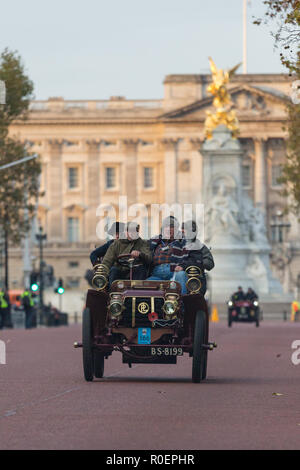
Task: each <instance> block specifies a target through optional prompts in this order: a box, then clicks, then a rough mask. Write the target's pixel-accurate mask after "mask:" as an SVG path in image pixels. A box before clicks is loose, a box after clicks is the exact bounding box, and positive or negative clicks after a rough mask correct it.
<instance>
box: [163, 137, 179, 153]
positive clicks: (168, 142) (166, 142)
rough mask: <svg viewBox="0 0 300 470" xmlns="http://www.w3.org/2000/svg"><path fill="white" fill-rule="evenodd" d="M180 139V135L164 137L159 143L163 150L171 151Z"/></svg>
mask: <svg viewBox="0 0 300 470" xmlns="http://www.w3.org/2000/svg"><path fill="white" fill-rule="evenodd" d="M181 140H182V138H180V137H164V138H163V139H161V140H160V145H161V147H162V148H163V150H167V151H172V150H175V147H176V145H177V144H178V143H179V142H180V141H181Z"/></svg>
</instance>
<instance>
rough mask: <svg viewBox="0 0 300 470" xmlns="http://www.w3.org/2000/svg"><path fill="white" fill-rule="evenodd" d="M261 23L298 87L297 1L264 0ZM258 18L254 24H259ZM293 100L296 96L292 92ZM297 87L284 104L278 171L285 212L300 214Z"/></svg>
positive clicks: (299, 4)
mask: <svg viewBox="0 0 300 470" xmlns="http://www.w3.org/2000/svg"><path fill="white" fill-rule="evenodd" d="M263 3H264V4H265V5H266V7H267V9H266V13H265V19H264V22H265V23H267V24H269V25H270V26H271V27H272V28H273V30H272V35H273V37H274V40H275V47H276V48H277V49H279V51H280V52H279V53H280V59H281V63H282V64H283V65H284V66H285V67H286V68H287V69H288V72H289V74H290V76H291V77H292V78H294V85H296V86H297V84H298V81H299V84H300V0H266V1H264V2H263ZM262 21H263V20H262V19H256V20H255V21H254V23H256V24H258V25H259V24H261V23H262ZM295 95H296V98H297V93H295ZM299 100H300V86H299V87H298V98H297V99H296V100H294V99H293V100H291V103H289V104H288V107H287V113H288V119H287V126H288V140H287V158H286V162H285V164H284V165H283V168H282V177H281V178H280V179H279V182H280V183H282V184H283V186H284V190H283V195H285V196H287V197H288V200H289V201H290V202H289V209H290V210H291V211H292V212H294V213H295V214H298V215H299V213H300V104H299Z"/></svg>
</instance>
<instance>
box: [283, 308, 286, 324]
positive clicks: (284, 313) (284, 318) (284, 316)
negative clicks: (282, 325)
mask: <svg viewBox="0 0 300 470" xmlns="http://www.w3.org/2000/svg"><path fill="white" fill-rule="evenodd" d="M283 321H287V312H286V310H284V311H283Z"/></svg>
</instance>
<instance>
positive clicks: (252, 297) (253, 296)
mask: <svg viewBox="0 0 300 470" xmlns="http://www.w3.org/2000/svg"><path fill="white" fill-rule="evenodd" d="M257 299H258V295H257V294H256V292H254V290H253V289H252V288H251V287H248V291H247V292H246V295H245V300H250V302H253V301H254V300H257Z"/></svg>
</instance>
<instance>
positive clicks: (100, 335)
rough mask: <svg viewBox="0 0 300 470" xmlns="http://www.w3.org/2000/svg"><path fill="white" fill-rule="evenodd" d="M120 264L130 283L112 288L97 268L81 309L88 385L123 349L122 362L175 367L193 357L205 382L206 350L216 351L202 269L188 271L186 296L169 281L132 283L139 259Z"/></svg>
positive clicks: (196, 377)
mask: <svg viewBox="0 0 300 470" xmlns="http://www.w3.org/2000/svg"><path fill="white" fill-rule="evenodd" d="M118 262H119V264H121V265H123V266H127V267H129V269H130V279H129V280H116V281H114V282H113V283H112V285H111V287H110V288H108V272H107V269H106V267H105V266H104V265H102V264H98V265H96V266H95V267H94V277H93V286H94V288H95V289H94V290H93V289H89V290H88V293H87V299H86V307H85V309H84V311H83V321H82V342H81V343H78V342H77V343H74V347H76V348H78V347H82V349H83V370H84V377H85V380H87V381H92V380H93V378H94V377H96V378H101V377H103V374H104V361H105V359H108V358H109V356H110V355H111V354H112V352H113V351H120V352H121V354H122V358H123V363H125V364H128V365H129V367H131V365H132V364H134V363H142V364H176V362H177V357H178V356H183V354H184V353H187V354H189V356H190V357H192V380H193V382H194V383H199V382H200V381H201V380H203V379H205V378H206V374H207V352H208V350H212V349H214V347H216V344H215V343H210V342H209V341H208V311H207V305H206V301H205V299H204V297H203V295H202V294H201V293H200V290H201V280H200V275H201V272H200V269H199V268H198V267H196V266H191V267H189V268H188V269H187V275H188V280H187V288H188V291H189V294H188V295H181V286H180V284H179V283H178V282H175V281H173V280H171V281H148V280H143V281H137V280H132V271H133V269H134V266H135V265H137V264H138V261H137V260H136V259H134V258H133V257H132V255H130V254H129V255H128V254H126V255H121V256H119V258H118Z"/></svg>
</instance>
